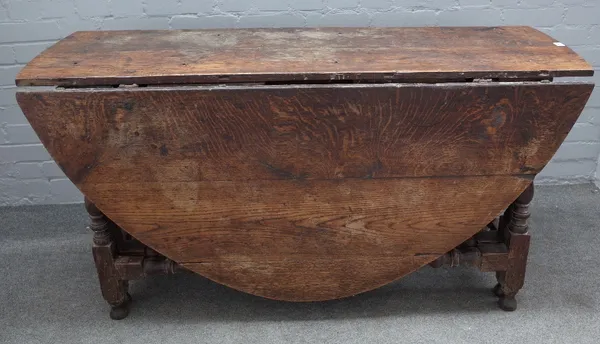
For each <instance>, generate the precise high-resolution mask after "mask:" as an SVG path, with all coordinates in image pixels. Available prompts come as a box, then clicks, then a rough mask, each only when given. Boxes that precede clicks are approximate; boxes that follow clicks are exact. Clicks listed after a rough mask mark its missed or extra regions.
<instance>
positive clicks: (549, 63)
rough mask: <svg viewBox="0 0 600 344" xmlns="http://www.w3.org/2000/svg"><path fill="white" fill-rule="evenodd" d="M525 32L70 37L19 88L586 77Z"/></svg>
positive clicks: (564, 54) (28, 71)
mask: <svg viewBox="0 0 600 344" xmlns="http://www.w3.org/2000/svg"><path fill="white" fill-rule="evenodd" d="M555 42H556V41H555V40H554V39H553V38H551V37H549V36H547V35H546V34H544V33H542V32H539V31H537V30H535V29H533V28H530V27H427V28H302V29H243V30H241V29H219V30H171V31H103V32H99V31H90V32H76V33H74V34H72V35H70V36H68V37H67V38H65V39H64V40H62V41H60V42H58V43H57V44H55V45H54V46H52V47H51V48H49V49H48V50H46V51H45V52H43V53H42V54H41V55H39V56H38V57H36V58H35V59H34V60H32V61H31V62H30V63H29V64H28V65H27V66H26V67H25V68H24V69H23V70H22V71H21V73H19V75H18V76H17V80H16V83H17V85H19V86H32V85H63V86H94V85H119V84H134V83H135V84H173V83H186V84H189V83H228V82H269V81H280V82H281V81H283V82H287V81H294V80H296V81H302V82H311V81H317V80H319V81H322V80H334V81H339V80H369V81H381V80H385V81H396V82H413V81H421V80H426V81H432V80H433V81H448V80H458V81H461V80H464V79H468V78H500V79H505V78H508V79H510V78H530V79H532V78H533V79H535V78H540V77H554V76H589V75H592V74H593V69H592V67H591V66H590V65H589V64H588V63H587V62H585V61H584V60H583V59H582V58H580V57H579V56H578V55H577V54H575V53H574V52H573V51H572V50H571V49H569V48H568V47H565V46H561V44H558V45H556V44H554V43H555Z"/></svg>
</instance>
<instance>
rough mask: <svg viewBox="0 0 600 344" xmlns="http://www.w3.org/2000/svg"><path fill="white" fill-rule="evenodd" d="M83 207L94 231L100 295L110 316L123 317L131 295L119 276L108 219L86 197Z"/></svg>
mask: <svg viewBox="0 0 600 344" xmlns="http://www.w3.org/2000/svg"><path fill="white" fill-rule="evenodd" d="M85 208H86V210H87V212H88V214H89V216H90V219H91V223H90V229H91V230H92V231H94V243H93V246H92V253H93V256H94V262H95V263H96V270H97V272H98V280H99V282H100V290H101V291H102V296H103V297H104V299H105V300H106V302H108V304H109V305H111V311H110V317H111V318H112V319H123V318H125V317H126V316H127V314H128V313H129V303H130V300H131V297H130V296H129V294H128V293H127V289H128V284H127V281H123V280H121V279H120V277H119V273H118V270H117V267H116V265H115V260H116V247H115V243H114V241H113V238H112V237H111V235H110V231H109V220H108V218H106V216H104V214H102V212H101V211H100V210H99V209H98V208H96V206H95V205H94V204H93V203H91V202H90V201H89V200H88V199H86V200H85Z"/></svg>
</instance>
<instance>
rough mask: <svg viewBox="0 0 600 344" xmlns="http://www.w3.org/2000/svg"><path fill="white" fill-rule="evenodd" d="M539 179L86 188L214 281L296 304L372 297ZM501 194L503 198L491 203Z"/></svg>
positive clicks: (143, 236) (148, 239)
mask: <svg viewBox="0 0 600 344" xmlns="http://www.w3.org/2000/svg"><path fill="white" fill-rule="evenodd" d="M530 183H531V177H522V176H486V177H457V178H402V179H396V178H392V179H345V180H304V181H298V180H255V181H206V182H168V181H164V182H160V183H156V182H154V183H150V182H147V183H110V181H107V182H106V183H102V184H96V185H93V186H91V185H90V186H89V187H88V186H87V185H84V186H83V187H82V191H83V192H84V193H85V194H86V195H87V196H88V197H91V198H92V199H95V200H97V201H96V202H97V205H98V207H99V208H100V209H102V210H103V211H104V212H106V213H107V214H110V217H111V219H112V220H113V221H115V222H116V223H117V224H119V225H120V226H122V227H123V228H126V229H127V231H128V232H129V233H131V234H132V235H133V236H135V237H136V238H137V239H138V240H140V241H142V242H144V243H146V244H147V245H150V247H152V248H153V249H155V250H157V251H158V252H161V253H163V254H166V255H167V256H168V257H170V258H171V259H173V260H175V261H177V262H180V263H182V265H183V266H185V267H187V268H189V269H191V270H193V271H195V272H197V273H199V274H201V275H203V276H205V277H208V278H210V279H212V280H214V281H216V282H219V283H222V284H225V285H228V286H230V287H233V288H235V289H238V290H242V291H245V292H248V293H251V294H254V295H259V296H263V297H268V298H272V299H279V300H289V301H317V300H328V299H335V298H340V297H345V296H350V295H355V294H358V293H360V292H363V291H366V290H371V289H374V288H376V287H379V286H381V285H384V284H387V283H389V282H391V281H393V280H395V279H397V278H399V277H401V276H403V275H405V274H408V273H410V272H412V271H414V270H416V269H418V268H419V267H421V266H422V265H424V264H427V263H429V262H430V261H432V260H434V259H436V258H437V257H438V256H440V255H442V254H444V253H445V252H447V251H448V250H450V249H452V248H453V247H455V246H457V245H458V244H460V243H461V242H463V241H464V240H466V239H468V238H469V237H470V236H472V235H473V234H474V232H476V231H477V230H478V229H481V228H483V227H484V226H485V225H486V224H487V223H489V222H490V221H491V220H492V219H493V218H494V217H495V216H497V215H498V214H499V213H500V212H501V211H502V209H503V208H504V207H506V206H507V205H508V204H510V202H512V201H513V200H514V198H515V195H518V194H519V193H520V192H522V191H523V190H524V189H525V188H526V187H527V186H528V185H529V184H530ZM491 193H493V195H494V197H490V194H491Z"/></svg>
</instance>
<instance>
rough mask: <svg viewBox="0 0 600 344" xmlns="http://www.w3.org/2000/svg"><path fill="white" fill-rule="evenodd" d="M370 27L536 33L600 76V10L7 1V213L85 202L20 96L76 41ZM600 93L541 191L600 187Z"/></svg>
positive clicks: (2, 193) (561, 3) (378, 0)
mask: <svg viewBox="0 0 600 344" xmlns="http://www.w3.org/2000/svg"><path fill="white" fill-rule="evenodd" d="M363 25H364V26H367V25H370V26H427V25H430V26H431V25H463V26H464V25H531V26H535V27H537V28H540V29H542V30H543V31H545V32H546V33H548V34H550V35H552V36H554V37H555V38H557V39H559V40H561V41H562V42H564V43H565V44H567V45H569V46H570V47H572V48H573V49H575V50H576V51H577V52H578V53H580V54H582V55H583V56H584V57H585V58H587V59H588V60H589V61H590V62H591V63H593V64H594V68H595V69H597V70H599V71H600V0H0V205H7V204H38V203H69V202H80V201H81V195H80V194H79V192H78V191H77V190H76V188H75V187H73V185H72V184H71V183H70V182H69V181H68V180H67V179H65V177H64V175H63V174H62V172H61V171H60V169H59V168H58V167H57V166H56V164H55V163H54V162H52V160H51V158H50V157H49V155H48V153H47V152H46V151H45V149H44V148H43V147H42V146H41V145H40V144H39V143H38V140H37V138H36V136H35V134H34V133H33V131H32V130H31V128H30V127H29V125H28V123H27V121H26V120H25V118H24V117H23V114H22V113H21V111H20V110H19V108H18V107H17V105H16V102H15V87H14V77H15V74H16V73H17V72H18V71H19V69H20V68H22V67H23V66H24V65H25V64H26V63H27V62H28V61H29V60H30V59H31V58H33V57H34V56H35V55H36V54H38V53H39V52H41V51H42V50H43V49H45V48H46V47H47V46H49V45H50V44H52V43H54V42H55V41H56V40H58V39H60V38H62V37H64V36H66V35H68V34H70V33H71V32H73V31H76V30H98V29H101V30H113V29H169V28H173V29H183V28H217V27H261V26H262V27H291V26H363ZM597 74H598V75H597V76H596V77H595V78H594V79H595V80H596V83H597V84H600V72H597ZM598 88H599V87H596V90H595V91H594V93H593V95H592V99H591V100H590V102H589V103H588V107H587V108H586V110H585V112H584V114H583V115H582V116H581V118H580V120H579V123H578V124H577V125H576V127H575V129H574V130H573V132H572V133H571V134H570V135H569V137H568V139H567V142H566V143H565V144H564V145H563V146H562V147H561V149H560V150H559V152H558V153H557V154H556V156H555V157H554V159H553V160H552V162H551V163H550V164H549V165H548V166H547V167H546V168H545V169H544V171H543V173H542V174H540V176H538V181H539V182H541V183H578V182H588V181H590V180H592V179H593V178H594V176H595V175H597V176H599V177H600V169H598V164H597V162H598V155H599V154H600V90H598Z"/></svg>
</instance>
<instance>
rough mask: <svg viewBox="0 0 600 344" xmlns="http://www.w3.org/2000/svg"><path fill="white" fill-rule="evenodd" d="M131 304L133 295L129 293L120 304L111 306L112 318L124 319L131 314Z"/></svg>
mask: <svg viewBox="0 0 600 344" xmlns="http://www.w3.org/2000/svg"><path fill="white" fill-rule="evenodd" d="M130 305H131V295H129V293H127V297H126V298H125V301H124V302H122V303H121V304H119V305H116V306H111V307H110V318H111V319H112V320H122V319H125V318H126V317H127V316H128V315H129V306H130Z"/></svg>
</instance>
